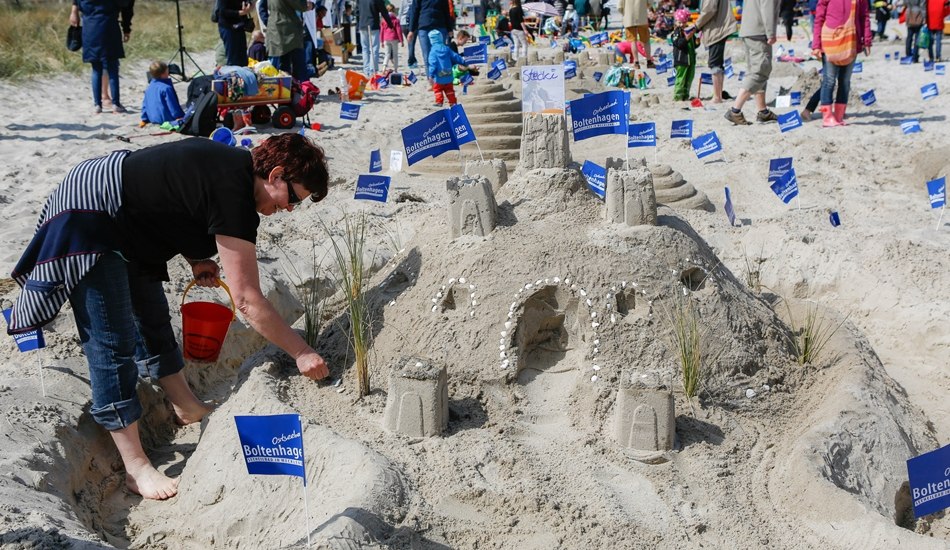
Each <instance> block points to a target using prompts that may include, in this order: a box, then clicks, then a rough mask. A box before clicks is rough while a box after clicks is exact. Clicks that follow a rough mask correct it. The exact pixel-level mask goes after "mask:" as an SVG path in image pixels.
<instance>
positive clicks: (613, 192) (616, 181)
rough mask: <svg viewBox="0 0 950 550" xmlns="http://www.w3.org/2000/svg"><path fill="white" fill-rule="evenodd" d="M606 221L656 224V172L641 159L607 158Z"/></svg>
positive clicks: (628, 223) (629, 223) (627, 223)
mask: <svg viewBox="0 0 950 550" xmlns="http://www.w3.org/2000/svg"><path fill="white" fill-rule="evenodd" d="M606 164H607V201H606V202H607V209H606V214H607V221H609V222H611V223H623V224H626V225H631V226H633V225H656V202H657V199H656V194H655V193H654V191H653V175H652V174H651V173H650V171H649V170H647V168H646V166H645V163H644V162H643V161H642V160H631V161H630V162H629V163H627V164H625V163H624V161H622V160H619V159H613V158H608V159H607V163H606Z"/></svg>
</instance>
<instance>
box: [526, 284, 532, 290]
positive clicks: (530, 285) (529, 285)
mask: <svg viewBox="0 0 950 550" xmlns="http://www.w3.org/2000/svg"><path fill="white" fill-rule="evenodd" d="M532 288H534V285H533V284H531V283H528V284H526V285H524V289H525V290H531V289H532Z"/></svg>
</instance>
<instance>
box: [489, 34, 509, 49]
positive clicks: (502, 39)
mask: <svg viewBox="0 0 950 550" xmlns="http://www.w3.org/2000/svg"><path fill="white" fill-rule="evenodd" d="M492 45H493V46H495V47H496V48H499V49H501V48H504V47H505V46H507V45H508V39H507V38H505V37H504V36H501V37H499V38H498V39H496V40H495V41H494V42H492Z"/></svg>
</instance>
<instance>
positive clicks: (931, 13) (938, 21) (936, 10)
mask: <svg viewBox="0 0 950 550" xmlns="http://www.w3.org/2000/svg"><path fill="white" fill-rule="evenodd" d="M946 13H947V8H946V1H945V0H927V29H929V30H930V46H928V47H927V54H928V55H929V56H930V60H931V61H942V60H943V56H942V55H941V54H942V53H943V52H942V51H941V50H942V49H943V44H942V43H943V18H944V16H945V15H946ZM934 52H936V53H934Z"/></svg>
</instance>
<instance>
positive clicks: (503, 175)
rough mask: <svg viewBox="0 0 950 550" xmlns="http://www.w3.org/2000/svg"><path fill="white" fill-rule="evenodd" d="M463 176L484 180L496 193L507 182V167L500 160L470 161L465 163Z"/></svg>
mask: <svg viewBox="0 0 950 550" xmlns="http://www.w3.org/2000/svg"><path fill="white" fill-rule="evenodd" d="M465 175H466V176H472V177H476V178H486V179H487V180H488V181H489V182H490V183H491V189H492V191H493V192H495V193H497V192H498V190H499V189H501V186H502V185H504V184H505V183H506V182H507V181H508V167H507V166H506V165H505V161H503V160H501V159H485V160H470V161H468V162H466V163H465Z"/></svg>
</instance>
